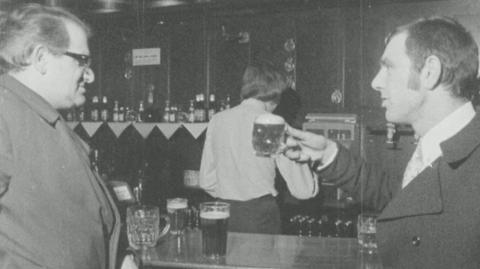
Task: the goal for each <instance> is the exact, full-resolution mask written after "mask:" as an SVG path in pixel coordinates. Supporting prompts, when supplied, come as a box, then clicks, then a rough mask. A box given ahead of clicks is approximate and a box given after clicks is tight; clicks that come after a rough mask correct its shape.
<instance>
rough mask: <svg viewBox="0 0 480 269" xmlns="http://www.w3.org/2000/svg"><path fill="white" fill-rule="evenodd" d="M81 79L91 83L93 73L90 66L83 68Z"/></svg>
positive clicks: (93, 76)
mask: <svg viewBox="0 0 480 269" xmlns="http://www.w3.org/2000/svg"><path fill="white" fill-rule="evenodd" d="M83 81H84V82H85V83H92V82H93V81H95V73H93V70H92V69H91V68H90V67H86V68H85V69H84V70H83Z"/></svg>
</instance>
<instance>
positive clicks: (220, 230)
mask: <svg viewBox="0 0 480 269" xmlns="http://www.w3.org/2000/svg"><path fill="white" fill-rule="evenodd" d="M229 217H230V204H228V203H224V202H205V203H201V204H200V227H201V230H202V247H203V248H202V251H203V255H204V256H205V257H207V258H211V259H219V258H220V257H224V256H225V254H226V253H227V227H228V218H229Z"/></svg>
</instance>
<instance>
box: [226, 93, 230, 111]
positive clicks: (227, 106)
mask: <svg viewBox="0 0 480 269" xmlns="http://www.w3.org/2000/svg"><path fill="white" fill-rule="evenodd" d="M225 109H230V95H227V98H225Z"/></svg>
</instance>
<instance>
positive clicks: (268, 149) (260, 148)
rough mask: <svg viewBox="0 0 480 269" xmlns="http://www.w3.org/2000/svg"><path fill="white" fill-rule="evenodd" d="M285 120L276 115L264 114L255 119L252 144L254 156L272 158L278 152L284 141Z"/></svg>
mask: <svg viewBox="0 0 480 269" xmlns="http://www.w3.org/2000/svg"><path fill="white" fill-rule="evenodd" d="M285 128H286V126H285V120H284V119H283V118H282V117H280V116H277V115H274V114H271V113H266V114H262V115H259V116H257V117H256V118H255V121H254V123H253V133H252V144H253V149H254V150H255V153H256V155H258V156H266V157H268V156H272V155H275V154H277V153H279V151H280V147H281V146H282V144H283V143H284V140H285Z"/></svg>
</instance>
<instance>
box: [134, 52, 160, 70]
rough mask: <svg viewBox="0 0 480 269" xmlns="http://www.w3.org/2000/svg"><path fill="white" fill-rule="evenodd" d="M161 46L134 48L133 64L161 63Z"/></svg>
mask: <svg viewBox="0 0 480 269" xmlns="http://www.w3.org/2000/svg"><path fill="white" fill-rule="evenodd" d="M160 51H161V50H160V48H143V49H133V50H132V65H133V66H142V65H160Z"/></svg>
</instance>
